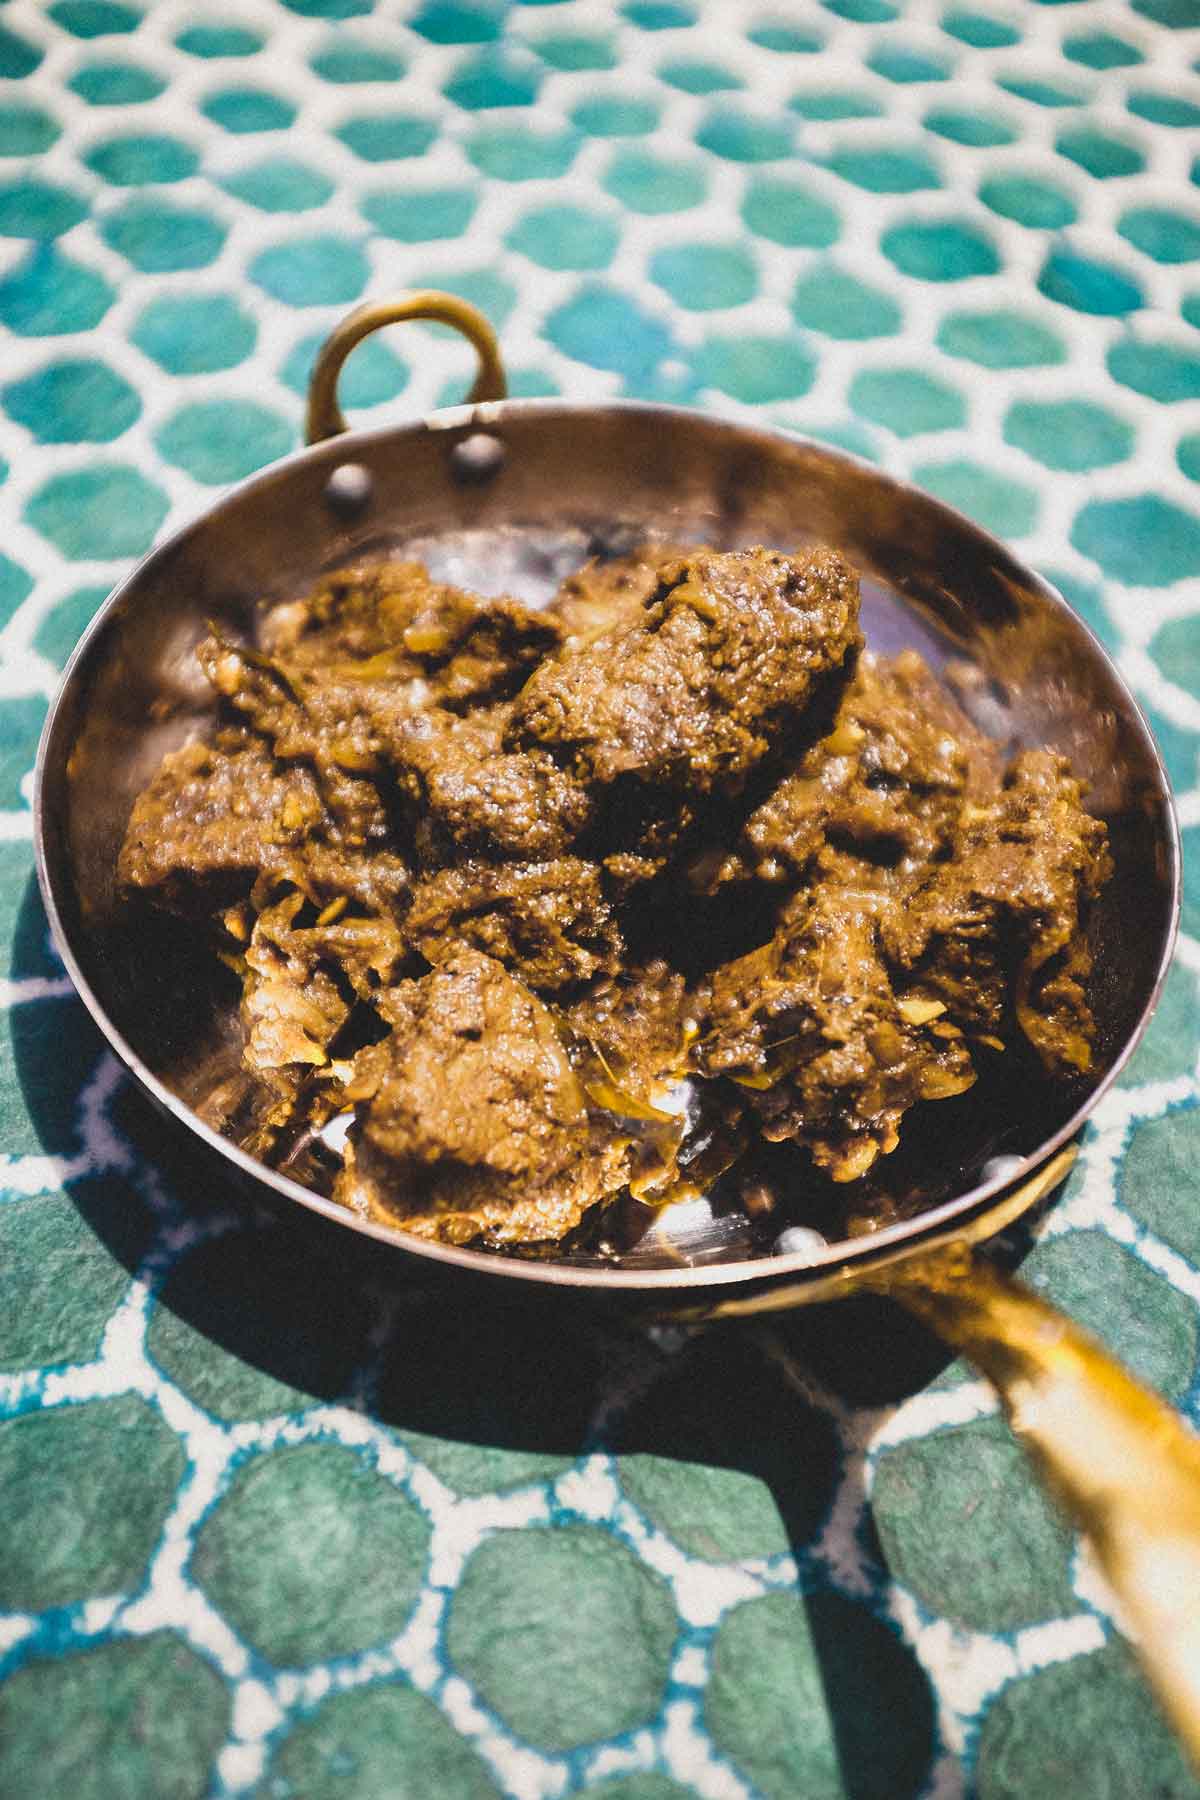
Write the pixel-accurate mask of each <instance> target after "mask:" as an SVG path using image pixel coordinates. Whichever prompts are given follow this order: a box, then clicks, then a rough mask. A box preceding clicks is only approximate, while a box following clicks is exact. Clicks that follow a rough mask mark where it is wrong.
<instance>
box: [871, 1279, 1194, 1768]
mask: <svg viewBox="0 0 1200 1800" xmlns="http://www.w3.org/2000/svg"><path fill="white" fill-rule="evenodd" d="M870 1285H871V1286H873V1287H876V1288H878V1289H879V1290H882V1291H883V1292H886V1293H888V1294H891V1295H892V1296H893V1297H894V1298H895V1299H896V1300H899V1301H900V1302H901V1303H902V1304H903V1305H904V1306H905V1307H906V1308H907V1309H908V1310H909V1311H910V1312H912V1313H915V1314H916V1316H917V1317H918V1318H919V1319H921V1320H922V1321H923V1322H924V1323H925V1324H927V1325H929V1326H930V1327H931V1328H932V1329H933V1330H934V1331H936V1332H937V1333H938V1335H939V1336H940V1337H941V1338H943V1339H944V1340H945V1341H946V1342H948V1343H950V1344H953V1345H954V1346H955V1348H956V1349H959V1350H961V1351H962V1352H963V1353H964V1354H965V1355H966V1356H968V1357H969V1358H970V1360H971V1361H972V1362H973V1363H975V1364H976V1365H977V1366H978V1367H979V1368H980V1369H981V1370H982V1371H983V1373H984V1374H985V1375H986V1376H987V1377H988V1378H989V1380H990V1381H992V1382H993V1383H994V1385H995V1386H996V1388H997V1389H998V1390H999V1393H1000V1398H1001V1400H1002V1401H1003V1403H1004V1409H1005V1411H1006V1413H1007V1414H1008V1417H1009V1421H1010V1423H1011V1425H1012V1428H1013V1431H1014V1432H1015V1433H1016V1436H1017V1438H1018V1439H1019V1441H1020V1442H1021V1443H1022V1444H1023V1445H1024V1446H1025V1449H1026V1450H1027V1451H1028V1453H1029V1455H1030V1457H1031V1458H1032V1460H1033V1462H1034V1464H1035V1465H1036V1466H1037V1468H1038V1469H1039V1471H1040V1473H1041V1474H1042V1476H1043V1478H1044V1479H1045V1481H1046V1484H1047V1486H1048V1487H1049V1488H1050V1490H1051V1492H1052V1493H1054V1494H1055V1495H1056V1496H1057V1498H1058V1500H1059V1501H1060V1503H1061V1504H1062V1506H1063V1507H1064V1509H1065V1510H1066V1511H1067V1512H1068V1513H1069V1514H1070V1515H1071V1517H1072V1518H1073V1519H1074V1520H1075V1522H1076V1524H1077V1525H1079V1526H1080V1527H1081V1528H1082V1529H1083V1530H1084V1531H1085V1532H1086V1533H1087V1535H1088V1537H1089V1538H1090V1539H1091V1542H1092V1544H1093V1546H1094V1548H1095V1550H1096V1553H1097V1556H1098V1558H1099V1561H1100V1564H1101V1567H1102V1568H1103V1570H1104V1573H1105V1575H1106V1577H1107V1579H1108V1582H1109V1585H1110V1587H1111V1588H1112V1590H1113V1592H1114V1594H1115V1595H1116V1598H1117V1600H1118V1602H1119V1605H1120V1610H1121V1620H1122V1624H1123V1626H1124V1628H1125V1629H1126V1630H1127V1631H1128V1633H1129V1635H1130V1637H1131V1638H1132V1639H1133V1641H1134V1643H1135V1645H1136V1647H1137V1650H1138V1654H1139V1657H1140V1660H1141V1663H1142V1667H1143V1669H1144V1670H1145V1673H1146V1675H1147V1678H1148V1679H1149V1681H1150V1684H1151V1686H1152V1687H1153V1689H1154V1691H1155V1693H1156V1694H1157V1696H1158V1699H1159V1702H1160V1704H1161V1705H1162V1707H1163V1710H1164V1711H1165V1713H1166V1715H1167V1717H1168V1718H1169V1719H1170V1721H1171V1723H1172V1724H1173V1725H1174V1727H1175V1730H1176V1731H1177V1732H1178V1734H1179V1736H1180V1738H1181V1739H1182V1741H1183V1743H1184V1745H1185V1747H1186V1748H1187V1750H1188V1752H1189V1754H1190V1756H1191V1758H1192V1761H1193V1763H1194V1764H1195V1765H1196V1766H1197V1767H1198V1768H1200V1438H1197V1437H1196V1436H1195V1435H1194V1434H1193V1433H1192V1432H1191V1431H1190V1430H1189V1429H1188V1428H1187V1426H1186V1425H1185V1424H1184V1423H1183V1421H1182V1419H1181V1418H1180V1417H1179V1415H1178V1414H1177V1413H1175V1412H1174V1411H1173V1410H1172V1409H1171V1408H1170V1407H1169V1406H1167V1405H1166V1404H1165V1403H1164V1402H1163V1401H1162V1400H1160V1399H1159V1398H1158V1396H1157V1394H1153V1393H1151V1392H1150V1390H1149V1389H1148V1388H1145V1387H1143V1386H1142V1385H1141V1383H1140V1382H1138V1381H1135V1380H1134V1378H1133V1376H1132V1375H1130V1374H1129V1373H1128V1371H1127V1370H1125V1369H1123V1368H1122V1367H1121V1365H1120V1363H1118V1362H1117V1361H1116V1360H1115V1359H1114V1358H1113V1357H1111V1356H1110V1355H1109V1354H1108V1352H1107V1351H1106V1350H1105V1349H1104V1348H1103V1346H1102V1345H1101V1344H1100V1343H1098V1342H1097V1340H1096V1339H1095V1338H1093V1337H1092V1336H1091V1334H1090V1333H1089V1332H1086V1331H1084V1330H1082V1329H1081V1328H1080V1327H1079V1326H1078V1325H1076V1324H1074V1323H1073V1322H1072V1321H1071V1320H1070V1319H1068V1318H1066V1317H1065V1316H1064V1315H1063V1314H1062V1313H1060V1312H1058V1311H1057V1310H1056V1309H1055V1308H1054V1307H1053V1306H1051V1305H1049V1304H1048V1303H1047V1302H1046V1301H1045V1300H1043V1299H1042V1298H1041V1297H1040V1295H1038V1294H1036V1293H1034V1292H1033V1291H1032V1289H1030V1288H1027V1287H1025V1286H1024V1285H1023V1284H1022V1283H1021V1282H1019V1281H1014V1280H1013V1279H1012V1278H1011V1277H1009V1276H1007V1275H1004V1274H1002V1273H1001V1272H1000V1271H999V1270H998V1269H996V1268H995V1267H994V1266H993V1265H992V1264H991V1263H989V1262H986V1261H984V1260H983V1259H982V1258H980V1257H978V1256H976V1255H974V1254H973V1253H972V1252H971V1251H970V1250H969V1249H967V1248H966V1247H964V1246H960V1247H958V1248H957V1249H948V1250H946V1251H942V1252H939V1253H937V1254H935V1255H934V1256H932V1257H928V1258H921V1259H914V1260H913V1261H912V1262H911V1263H909V1264H906V1265H896V1266H894V1267H893V1268H891V1269H889V1270H887V1271H881V1272H880V1274H879V1275H878V1276H876V1277H875V1278H874V1279H873V1280H872V1281H871V1283H870Z"/></svg>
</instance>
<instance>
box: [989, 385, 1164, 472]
mask: <svg viewBox="0 0 1200 1800" xmlns="http://www.w3.org/2000/svg"><path fill="white" fill-rule="evenodd" d="M1004 441H1005V443H1006V444H1015V445H1016V447H1017V449H1018V450H1024V451H1025V452H1026V454H1027V455H1029V456H1032V457H1033V458H1034V460H1035V462H1040V463H1042V464H1043V465H1044V466H1045V467H1046V468H1047V469H1065V470H1070V471H1072V472H1074V473H1079V472H1081V471H1083V470H1086V469H1104V468H1108V467H1110V466H1111V465H1112V464H1113V463H1121V462H1127V461H1128V460H1129V458H1130V456H1132V454H1133V447H1134V430H1133V427H1132V425H1130V424H1129V423H1128V421H1127V420H1125V419H1122V418H1121V417H1120V416H1119V415H1118V414H1116V413H1113V412H1110V411H1109V409H1108V408H1107V407H1105V406H1099V405H1097V404H1096V402H1095V401H1092V400H1018V401H1016V402H1015V403H1014V404H1013V405H1012V406H1010V407H1009V409H1008V411H1007V413H1006V414H1005V417H1004Z"/></svg>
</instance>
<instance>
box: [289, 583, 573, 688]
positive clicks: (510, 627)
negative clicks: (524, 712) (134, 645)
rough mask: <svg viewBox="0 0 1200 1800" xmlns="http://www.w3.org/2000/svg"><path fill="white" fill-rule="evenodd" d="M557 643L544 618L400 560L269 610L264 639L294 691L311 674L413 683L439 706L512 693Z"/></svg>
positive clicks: (550, 623)
mask: <svg viewBox="0 0 1200 1800" xmlns="http://www.w3.org/2000/svg"><path fill="white" fill-rule="evenodd" d="M560 638H561V632H560V629H559V626H558V624H557V623H556V621H555V620H554V619H552V618H550V617H549V616H548V615H547V614H546V613H544V612H537V611H534V610H533V609H531V608H530V607H527V606H523V605H522V604H521V602H520V601H519V600H509V599H498V600H482V599H480V598H479V596H478V595H476V594H468V593H464V592H463V590H462V589H461V588H455V587H449V586H447V585H446V584H445V583H444V582H438V581H433V580H431V578H430V576H429V573H428V571H427V570H426V569H425V568H424V567H423V565H422V564H421V563H416V562H403V561H396V562H376V563H359V564H354V565H352V566H350V567H347V568H343V569H338V570H336V571H335V573H334V574H332V575H329V576H327V577H326V579H325V580H324V581H323V582H322V583H321V584H320V585H319V586H318V587H317V588H315V589H314V590H313V592H312V593H311V594H309V595H308V596H307V597H306V598H305V599H303V600H297V601H291V602H286V603H285V604H283V605H282V606H277V607H275V608H274V609H273V610H272V611H271V612H270V613H268V615H267V617H266V619H265V620H264V621H263V631H262V640H263V648H264V650H266V651H267V652H268V653H269V654H270V655H271V656H272V657H273V659H274V660H275V661H276V662H277V664H278V665H279V667H280V668H281V669H282V670H283V671H284V673H285V674H286V675H287V676H288V677H289V678H290V679H291V680H292V682H293V684H295V683H296V682H297V681H299V680H300V679H301V678H302V677H303V676H304V675H306V674H315V673H320V674H321V675H322V676H324V677H329V678H332V679H333V680H335V681H341V680H346V679H352V680H356V681H365V682H370V683H375V682H378V681H385V682H388V683H390V684H392V685H394V686H400V687H402V688H403V687H406V686H407V687H408V688H409V689H410V690H411V689H412V687H413V684H415V683H418V682H419V683H423V684H425V688H426V689H427V692H428V697H429V699H431V700H433V701H435V702H436V703H437V704H439V705H442V706H462V705H466V704H472V705H474V704H477V703H480V702H489V701H492V700H495V699H498V698H501V697H502V696H503V695H505V694H507V693H513V692H515V691H516V689H517V688H518V687H519V686H520V685H521V683H522V681H523V680H524V679H525V677H526V675H527V674H528V673H529V671H530V670H531V669H533V668H534V667H535V666H536V665H537V663H538V662H540V661H541V659H542V657H543V656H545V655H547V654H548V653H549V652H550V651H551V650H553V649H554V648H555V647H556V645H557V644H558V643H559V641H560ZM418 694H419V690H418Z"/></svg>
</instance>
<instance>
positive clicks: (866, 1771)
mask: <svg viewBox="0 0 1200 1800" xmlns="http://www.w3.org/2000/svg"><path fill="white" fill-rule="evenodd" d="M881 1693H886V1694H888V1695H889V1697H890V1705H889V1710H888V1720H887V1728H886V1729H882V1730H881V1729H879V1727H878V1722H877V1715H876V1707H877V1704H878V1701H877V1696H878V1695H879V1694H881ZM704 1712H705V1719H706V1721H707V1723H708V1726H709V1729H710V1730H711V1732H712V1735H713V1738H714V1740H715V1741H716V1743H717V1744H718V1745H719V1747H720V1748H721V1749H722V1750H724V1751H725V1753H726V1755H727V1756H729V1758H730V1759H731V1761H732V1762H733V1764H734V1767H735V1768H736V1769H738V1770H739V1771H740V1772H741V1774H742V1775H743V1776H744V1777H748V1778H749V1779H750V1780H751V1781H753V1782H754V1784H755V1790H756V1791H757V1792H758V1793H761V1794H763V1795H765V1796H766V1800H793V1796H795V1795H798V1794H803V1795H804V1796H805V1797H806V1800H808V1797H809V1796H811V1797H812V1800H843V1797H844V1796H846V1795H849V1794H863V1795H866V1794H880V1795H883V1794H892V1795H900V1794H916V1793H919V1792H920V1791H921V1790H922V1788H923V1787H924V1785H925V1783H926V1781H927V1779H928V1776H929V1765H930V1762H931V1759H932V1756H933V1750H934V1721H933V1703H932V1697H931V1695H930V1693H929V1689H928V1686H927V1684H926V1681H925V1678H924V1675H923V1673H922V1671H921V1670H920V1668H919V1667H918V1665H917V1663H916V1660H915V1659H914V1658H913V1656H912V1654H911V1652H910V1651H909V1650H908V1649H907V1648H906V1647H905V1646H904V1645H902V1644H901V1643H900V1641H899V1639H898V1638H897V1637H896V1636H895V1635H894V1633H893V1632H891V1631H890V1630H889V1629H888V1627H887V1626H886V1625H883V1624H881V1623H880V1622H879V1620H877V1619H875V1618H872V1616H871V1614H870V1613H868V1612H867V1611H866V1609H865V1608H863V1607H861V1606H856V1605H854V1604H853V1603H852V1602H851V1601H848V1600H845V1599H843V1598H842V1597H841V1596H840V1595H838V1594H806V1595H799V1594H791V1593H780V1594H767V1595H764V1596H763V1597H762V1598H761V1599H758V1600H747V1601H745V1602H743V1604H742V1605H740V1606H736V1607H734V1608H733V1609H732V1611H731V1612H729V1613H727V1614H726V1616H725V1618H724V1620H723V1621H722V1623H721V1627H720V1630H719V1632H718V1634H717V1640H716V1644H715V1646H714V1650H713V1673H712V1679H711V1681H710V1683H709V1686H708V1689H707V1692H706V1694H705V1698H704Z"/></svg>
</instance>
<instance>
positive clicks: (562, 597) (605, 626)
mask: <svg viewBox="0 0 1200 1800" xmlns="http://www.w3.org/2000/svg"><path fill="white" fill-rule="evenodd" d="M686 554H687V552H686V551H685V550H682V549H679V548H672V547H671V546H669V545H666V544H643V545H642V546H641V548H640V549H637V550H631V551H629V553H628V554H627V555H624V556H595V557H593V558H592V559H591V561H590V562H586V563H585V564H584V565H583V567H582V569H577V570H576V572H575V574H574V575H568V576H567V579H566V580H565V581H564V582H563V584H562V586H561V587H560V588H559V590H558V592H557V593H556V594H555V596H554V598H553V600H551V602H550V604H549V606H547V608H546V614H547V616H548V617H549V618H552V619H553V620H555V622H556V623H557V624H558V625H560V626H561V627H562V633H563V643H564V645H565V646H566V648H567V649H569V650H576V649H579V648H581V647H582V646H583V645H585V644H589V643H591V641H592V639H593V638H597V637H599V636H600V635H601V633H602V632H606V631H612V630H613V629H614V628H617V627H621V626H625V625H632V624H635V623H636V622H637V620H638V619H639V617H640V615H641V613H642V611H643V610H644V608H645V606H646V604H647V602H648V601H649V600H650V599H651V598H652V597H653V595H654V593H655V592H656V590H657V588H658V571H659V569H660V568H661V566H662V564H663V563H664V562H669V561H671V560H672V559H674V558H676V557H680V556H686Z"/></svg>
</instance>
